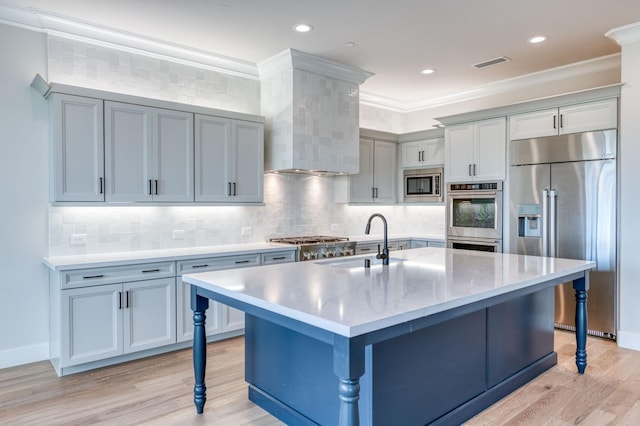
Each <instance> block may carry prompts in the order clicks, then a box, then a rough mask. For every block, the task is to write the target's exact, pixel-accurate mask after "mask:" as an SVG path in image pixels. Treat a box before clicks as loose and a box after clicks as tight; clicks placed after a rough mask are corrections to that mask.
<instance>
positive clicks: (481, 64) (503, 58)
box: [471, 56, 511, 69]
mask: <svg viewBox="0 0 640 426" xmlns="http://www.w3.org/2000/svg"><path fill="white" fill-rule="evenodd" d="M510 60H511V59H509V58H507V57H506V56H499V57H497V58H493V59H489V60H488V61H484V62H479V63H477V64H473V65H471V66H472V67H474V68H477V69H482V68H485V67H489V66H491V65H496V64H501V63H503V62H508V61H510Z"/></svg>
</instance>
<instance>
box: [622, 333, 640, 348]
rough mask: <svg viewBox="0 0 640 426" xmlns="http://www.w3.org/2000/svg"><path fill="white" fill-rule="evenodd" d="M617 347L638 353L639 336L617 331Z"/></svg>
mask: <svg viewBox="0 0 640 426" xmlns="http://www.w3.org/2000/svg"><path fill="white" fill-rule="evenodd" d="M617 340H618V346H620V347H621V348H627V349H633V350H636V351H640V334H638V333H629V332H626V331H622V330H618V336H617Z"/></svg>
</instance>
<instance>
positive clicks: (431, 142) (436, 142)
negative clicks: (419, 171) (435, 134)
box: [422, 138, 444, 166]
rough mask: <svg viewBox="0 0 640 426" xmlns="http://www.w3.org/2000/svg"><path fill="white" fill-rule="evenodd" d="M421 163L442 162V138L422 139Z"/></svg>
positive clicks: (435, 163)
mask: <svg viewBox="0 0 640 426" xmlns="http://www.w3.org/2000/svg"><path fill="white" fill-rule="evenodd" d="M422 151H423V152H422V164H423V165H425V166H435V165H441V164H444V139H442V138H436V139H427V140H425V141H422Z"/></svg>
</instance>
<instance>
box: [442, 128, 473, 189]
mask: <svg viewBox="0 0 640 426" xmlns="http://www.w3.org/2000/svg"><path fill="white" fill-rule="evenodd" d="M444 149H445V151H444V159H445V167H444V172H445V180H446V181H447V182H468V181H469V180H471V167H472V166H473V164H474V163H475V159H474V153H473V149H474V126H473V123H464V124H457V125H454V126H448V127H445V129H444Z"/></svg>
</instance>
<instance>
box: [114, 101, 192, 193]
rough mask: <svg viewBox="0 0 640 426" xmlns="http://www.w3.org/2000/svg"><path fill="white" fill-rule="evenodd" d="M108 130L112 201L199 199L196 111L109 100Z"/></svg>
mask: <svg viewBox="0 0 640 426" xmlns="http://www.w3.org/2000/svg"><path fill="white" fill-rule="evenodd" d="M104 134H105V175H106V176H105V192H106V198H105V199H106V201H112V202H140V201H142V202H144V201H147V202H149V201H156V202H189V201H193V197H194V195H193V194H194V182H193V161H194V159H193V155H194V151H193V114H191V113H186V112H182V111H171V110H165V109H160V108H151V107H147V106H142V105H133V104H126V103H119V102H111V101H107V102H105V133H104Z"/></svg>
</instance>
